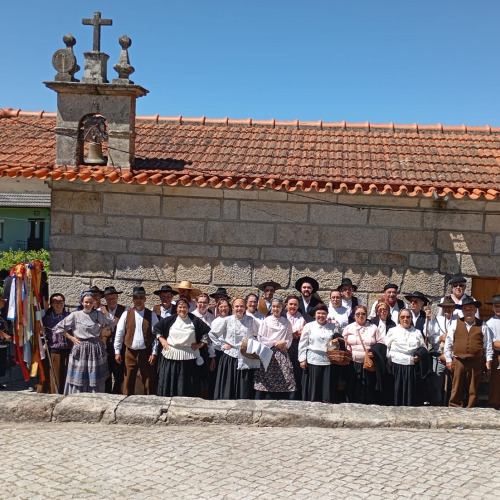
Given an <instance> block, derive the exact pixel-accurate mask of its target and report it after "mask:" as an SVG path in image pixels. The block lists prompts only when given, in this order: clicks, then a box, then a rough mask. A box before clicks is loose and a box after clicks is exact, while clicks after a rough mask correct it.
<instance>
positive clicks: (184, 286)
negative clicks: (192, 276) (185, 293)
mask: <svg viewBox="0 0 500 500" xmlns="http://www.w3.org/2000/svg"><path fill="white" fill-rule="evenodd" d="M172 288H173V289H174V290H177V291H179V289H183V290H190V291H191V298H193V297H196V296H197V295H199V294H200V293H201V290H200V289H199V288H194V287H193V284H192V283H191V282H190V281H181V282H180V283H179V284H178V285H175V286H173V287H172Z"/></svg>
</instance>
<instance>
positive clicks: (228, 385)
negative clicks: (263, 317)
mask: <svg viewBox="0 0 500 500" xmlns="http://www.w3.org/2000/svg"><path fill="white" fill-rule="evenodd" d="M232 305H233V311H234V314H232V315H231V316H228V317H226V318H225V319H224V320H223V321H217V322H216V323H215V324H212V330H211V332H210V335H211V336H213V337H214V339H218V341H219V342H220V344H221V350H222V355H221V357H220V362H219V365H218V367H217V378H216V381H215V394H214V399H254V398H255V391H254V388H253V386H254V372H255V369H256V368H258V367H259V366H260V361H259V360H258V359H249V358H246V357H244V356H243V355H242V354H241V351H240V348H241V342H242V341H243V339H246V338H254V339H255V338H256V337H257V333H258V331H259V322H258V321H257V320H256V319H255V318H253V317H252V316H248V315H247V314H246V302H245V299H243V298H241V297H238V298H236V299H234V300H233V304H232Z"/></svg>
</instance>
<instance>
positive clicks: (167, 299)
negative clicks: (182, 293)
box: [153, 285, 179, 321]
mask: <svg viewBox="0 0 500 500" xmlns="http://www.w3.org/2000/svg"><path fill="white" fill-rule="evenodd" d="M153 293H154V294H155V295H158V297H160V302H161V303H160V304H156V305H154V306H153V312H154V313H155V314H156V316H157V318H158V321H160V320H161V319H163V318H168V317H169V316H172V314H175V305H174V304H173V302H172V299H173V298H174V295H179V292H176V291H175V290H174V289H173V288H172V287H171V286H169V285H163V286H162V287H161V288H160V289H159V290H155V291H154V292H153Z"/></svg>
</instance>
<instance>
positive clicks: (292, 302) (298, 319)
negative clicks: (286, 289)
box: [285, 295, 306, 400]
mask: <svg viewBox="0 0 500 500" xmlns="http://www.w3.org/2000/svg"><path fill="white" fill-rule="evenodd" d="M285 305H286V319H287V320H288V321H289V322H290V324H291V325H292V332H293V340H292V345H291V346H290V349H288V355H289V356H290V361H291V362H292V366H293V376H294V377H295V386H296V390H295V394H294V396H293V399H296V400H301V399H302V368H301V367H300V363H299V357H298V356H299V340H300V336H301V334H302V329H303V328H304V326H305V325H306V320H305V319H304V316H302V314H301V313H300V311H299V298H298V297H297V296H296V295H289V296H288V297H287V298H286V300H285Z"/></svg>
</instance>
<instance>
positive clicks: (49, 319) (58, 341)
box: [42, 293, 73, 394]
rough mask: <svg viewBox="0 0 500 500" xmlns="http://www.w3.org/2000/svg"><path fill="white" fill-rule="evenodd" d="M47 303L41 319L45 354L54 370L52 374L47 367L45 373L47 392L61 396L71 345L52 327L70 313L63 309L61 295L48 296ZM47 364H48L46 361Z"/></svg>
mask: <svg viewBox="0 0 500 500" xmlns="http://www.w3.org/2000/svg"><path fill="white" fill-rule="evenodd" d="M49 303H50V307H49V308H48V309H47V311H46V312H45V316H44V317H43V319H42V323H43V326H44V328H45V338H46V340H47V347H48V353H46V355H49V356H50V357H51V360H52V367H53V370H54V371H53V372H52V370H51V369H50V365H49V367H48V370H47V373H50V381H49V387H50V391H49V392H50V393H51V394H57V393H59V394H62V393H63V391H64V386H65V384H66V374H67V372H68V362H69V355H70V353H71V348H72V347H73V343H72V342H71V340H69V339H68V338H66V337H65V336H64V335H61V334H56V333H55V332H54V327H55V326H56V325H57V324H58V323H60V322H61V321H62V320H63V319H64V318H66V317H67V316H69V314H70V313H69V311H67V310H66V308H65V298H64V295H63V294H62V293H53V294H52V295H51V296H50V300H49ZM47 364H49V362H48V360H47ZM54 375H55V377H54ZM54 379H55V383H54ZM56 387H57V389H56Z"/></svg>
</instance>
